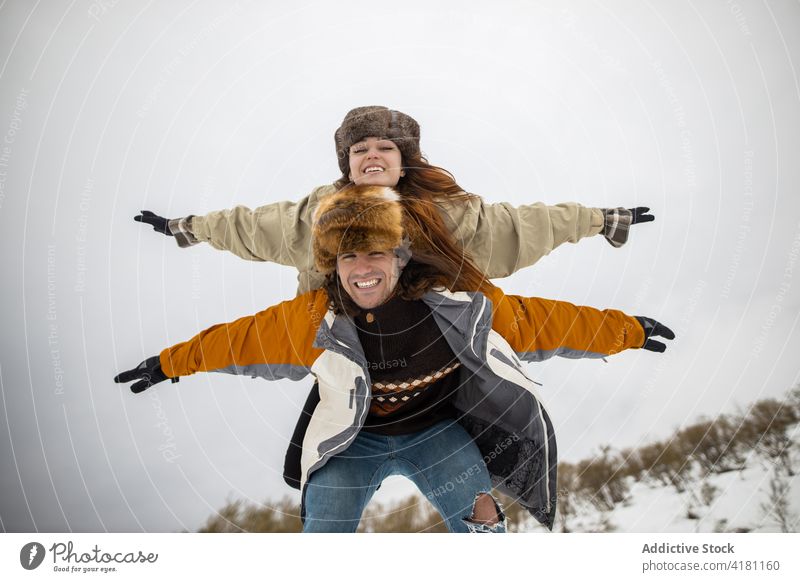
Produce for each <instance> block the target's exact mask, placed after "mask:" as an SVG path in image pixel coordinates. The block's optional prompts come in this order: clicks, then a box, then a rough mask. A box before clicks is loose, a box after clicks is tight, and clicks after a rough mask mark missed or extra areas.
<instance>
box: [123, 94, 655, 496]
mask: <svg viewBox="0 0 800 582" xmlns="http://www.w3.org/2000/svg"><path fill="white" fill-rule="evenodd" d="M419 139H420V128H419V124H418V123H417V122H416V121H415V120H414V119H413V118H411V117H410V116H408V115H406V114H404V113H401V112H399V111H395V110H390V109H388V108H386V107H383V106H367V107H357V108H355V109H352V110H351V111H349V112H348V113H347V115H346V116H345V118H344V120H343V122H342V124H341V126H340V127H339V128H338V129H337V130H336V132H335V134H334V141H335V144H336V154H337V159H338V163H339V169H340V170H341V172H342V175H341V177H340V178H339V179H338V180H337V181H336V182H335V183H333V184H330V185H325V186H320V187H317V188H315V189H314V190H313V191H312V192H311V193H310V194H309V195H308V196H306V197H305V198H302V199H301V200H300V201H298V202H277V203H272V204H268V205H266V206H262V207H259V208H256V209H255V210H251V209H249V208H246V207H244V206H237V207H235V208H233V209H230V210H221V211H215V212H210V213H208V214H206V215H204V216H194V215H190V216H187V217H184V218H177V219H172V220H169V219H166V218H163V217H161V216H158V215H156V214H154V213H152V212H150V211H149V210H143V211H142V213H141V214H140V215H138V216H136V217H134V220H136V221H139V222H144V223H147V224H150V225H152V226H153V229H154V230H156V231H158V232H161V233H163V234H166V235H170V236H175V238H176V241H177V242H178V245H179V246H181V247H186V246H191V245H194V244H197V243H199V242H208V243H209V244H211V246H213V247H214V248H216V249H220V250H227V251H230V252H232V253H234V254H236V255H238V256H240V257H242V258H244V259H248V260H254V261H271V262H276V263H279V264H282V265H287V266H292V267H295V268H297V269H298V271H299V274H298V294H301V293H305V292H307V291H309V290H313V289H318V288H319V287H321V286H322V284H323V277H322V276H321V274H320V273H318V272H317V271H316V270H315V269H314V263H313V257H312V255H311V252H310V249H311V229H312V217H313V215H314V212H315V210H316V208H317V206H318V204H319V202H320V200H323V199H324V198H326V197H327V196H330V195H331V194H333V193H335V192H337V191H338V190H340V189H342V188H344V187H345V186H347V185H349V184H356V185H379V186H389V187H391V188H394V189H395V190H396V191H398V192H399V193H400V194H401V196H402V197H403V198H402V202H403V205H404V207H405V211H406V213H407V215H408V216H409V219H410V220H411V221H413V222H414V223H416V224H417V225H418V228H416V229H414V233H413V234H412V237H414V238H418V239H419V240H413V241H412V243H413V244H415V245H416V246H417V247H421V246H424V247H427V248H431V249H436V250H437V251H438V252H440V253H443V254H444V255H445V256H446V257H447V259H448V260H449V261H450V262H452V263H454V264H460V263H462V262H463V257H464V256H465V255H467V256H469V257H471V258H472V261H473V263H474V264H475V265H476V266H477V267H478V269H480V270H481V271H482V272H483V273H484V274H485V275H486V278H488V279H495V278H501V277H507V276H509V275H511V274H512V273H514V272H516V271H517V270H519V269H522V268H524V267H528V266H531V265H533V264H534V263H536V262H537V261H538V260H539V259H540V258H542V257H543V256H545V255H547V254H548V253H550V251H552V250H553V249H555V248H556V247H558V246H560V245H561V244H563V243H565V242H572V243H576V242H578V241H579V240H581V239H583V238H586V237H589V236H593V235H596V234H601V233H602V234H603V235H604V237H605V238H606V240H608V241H609V243H611V244H612V245H613V246H615V247H619V246H622V245H623V244H624V243H625V242H626V240H627V237H628V229H629V226H630V225H631V224H636V223H640V222H649V221H652V220H653V219H654V217H653V216H652V215H649V214H647V212H648V211H649V209H648V208H633V209H630V210H626V209H624V208H615V209H600V208H586V207H583V206H581V205H579V204H575V203H564V204H558V205H556V206H546V205H544V204H541V203H535V204H530V205H523V206H518V207H513V206H511V205H510V204H508V203H499V204H487V203H485V202H484V201H483V199H481V198H480V197H479V196H475V195H473V194H468V193H467V192H465V191H464V189H463V188H461V187H460V186H459V185H458V184H457V183H456V181H455V179H454V178H453V176H452V174H450V173H449V172H448V171H447V170H445V169H443V168H439V167H437V166H433V165H431V164H429V163H428V162H427V160H426V159H425V158H424V157H423V155H422V152H421V151H420V145H419ZM454 242H455V243H456V244H453V243H454ZM476 289H477V287H473V288H472V289H470V290H476ZM318 402H319V391H318V388H317V385H316V384H315V385H314V387H313V388H312V390H311V392H310V393H309V396H308V399H307V401H306V404H305V406H304V407H303V412H302V413H301V415H300V419H299V421H298V424H297V426H296V427H295V431H294V434H293V436H292V439H291V443H290V445H289V449H288V451H287V455H286V462H285V467H284V479H285V480H286V482H287V483H288V484H289V485H290V486H292V487H294V488H299V473H300V453H301V444H300V443H302V439H303V435H304V434H305V430H306V426H307V424H308V420H309V419H310V417H311V413H312V412H313V409H314V407H315V406H316V404H317V403H318Z"/></svg>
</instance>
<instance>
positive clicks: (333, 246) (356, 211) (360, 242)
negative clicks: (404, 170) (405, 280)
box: [312, 185, 408, 275]
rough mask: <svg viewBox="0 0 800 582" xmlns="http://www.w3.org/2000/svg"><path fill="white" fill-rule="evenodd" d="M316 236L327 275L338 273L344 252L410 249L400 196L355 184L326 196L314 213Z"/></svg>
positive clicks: (317, 259)
mask: <svg viewBox="0 0 800 582" xmlns="http://www.w3.org/2000/svg"><path fill="white" fill-rule="evenodd" d="M312 237H313V249H314V265H315V266H316V268H317V271H319V272H320V273H322V274H323V275H324V274H328V273H331V272H333V271H334V270H336V257H337V256H338V255H340V254H342V253H346V252H370V251H377V250H380V251H387V250H396V249H398V248H401V249H402V248H406V249H407V246H408V245H407V244H404V242H403V207H402V205H401V203H400V195H399V194H398V193H397V192H395V191H394V190H393V189H392V188H390V187H388V186H369V185H361V186H355V185H353V186H348V187H346V188H343V189H342V190H339V191H338V192H336V193H334V194H331V195H329V196H326V197H324V198H323V199H322V200H321V201H320V203H319V205H318V206H317V209H316V211H315V212H314V226H313V232H312ZM401 258H405V259H406V260H407V258H408V257H401Z"/></svg>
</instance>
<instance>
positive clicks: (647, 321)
mask: <svg viewBox="0 0 800 582" xmlns="http://www.w3.org/2000/svg"><path fill="white" fill-rule="evenodd" d="M635 317H636V320H637V321H638V322H639V323H640V324H641V326H642V328H643V329H644V345H642V349H643V350H650V351H651V352H663V351H664V350H666V349H667V346H666V344H663V343H661V342H659V341H656V340H653V339H650V338H651V337H663V338H666V339H669V340H671V339H675V334H674V333H673V332H672V330H671V329H670V328H668V327H667V326H666V325H664V324H661V323H659V322H657V321H656V320H655V319H651V318H649V317H640V316H638V315H637V316H635Z"/></svg>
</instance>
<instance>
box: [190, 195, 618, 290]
mask: <svg viewBox="0 0 800 582" xmlns="http://www.w3.org/2000/svg"><path fill="white" fill-rule="evenodd" d="M335 191H336V188H334V186H333V185H332V184H331V185H327V186H320V187H318V188H315V189H314V190H313V191H312V192H311V194H309V195H308V196H306V197H305V198H303V199H302V200H300V201H298V202H289V201H286V202H275V203H272V204H267V205H266V206H261V207H259V208H256V209H255V210H251V209H249V208H247V207H245V206H237V207H235V208H232V209H230V210H218V211H215V212H209V213H208V214H206V215H204V216H193V217H192V220H191V223H190V228H191V232H192V234H193V235H194V237H195V238H196V239H197V240H198V241H205V242H208V243H209V244H210V245H211V246H213V247H214V248H216V249H220V250H226V251H230V252H232V253H234V254H236V255H238V256H240V257H242V258H243V259H248V260H251V261H271V262H274V263H279V264H281V265H287V266H290V267H295V268H296V269H297V270H298V271H299V275H298V294H301V293H305V292H307V291H310V290H312V289H316V288H318V287H320V286H321V285H322V277H321V276H320V275H319V273H317V272H316V271H315V270H314V265H313V258H312V256H311V219H312V217H313V214H314V209H315V208H316V207H317V203H318V202H319V200H320V198H321V197H323V196H326V195H328V194H331V193H333V192H335ZM440 207H441V211H442V215H443V216H444V218H445V222H446V224H448V225H449V226H450V228H451V230H452V232H453V235H454V236H455V238H456V240H457V241H459V242H460V243H461V245H462V246H463V247H464V248H465V249H466V250H467V252H469V253H470V254H471V255H472V257H473V258H474V259H475V263H476V265H477V266H478V268H480V269H481V270H482V271H483V272H484V273H485V274H486V276H487V277H488V278H489V279H497V278H501V277H507V276H509V275H511V274H512V273H514V272H515V271H518V270H519V269H523V268H525V267H529V266H531V265H533V264H534V263H536V261H538V260H539V259H541V258H542V257H543V256H545V255H547V254H548V253H550V251H552V250H553V249H554V248H556V247H557V246H559V245H561V244H563V243H565V242H571V243H575V242H578V241H579V240H581V239H582V238H585V237H587V236H593V235H595V234H598V233H600V232H601V231H602V230H603V226H604V220H605V219H604V214H603V210H601V209H599V208H586V207H584V206H581V205H580V204H575V203H565V204H557V205H555V206H546V205H545V204H542V203H541V202H537V203H535V204H527V205H523V206H517V207H514V206H512V205H510V204H508V203H506V202H500V203H498V204H488V203H485V202H484V201H483V199H481V198H474V199H472V200H469V201H466V202H460V201H459V202H451V201H448V200H442V202H441V204H440Z"/></svg>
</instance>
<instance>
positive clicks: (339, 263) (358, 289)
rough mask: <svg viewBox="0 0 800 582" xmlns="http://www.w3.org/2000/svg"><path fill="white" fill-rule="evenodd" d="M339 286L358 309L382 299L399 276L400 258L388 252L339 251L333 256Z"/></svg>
mask: <svg viewBox="0 0 800 582" xmlns="http://www.w3.org/2000/svg"><path fill="white" fill-rule="evenodd" d="M336 270H337V272H338V273H339V280H340V281H341V282H342V288H344V290H345V292H346V293H347V294H348V295H349V296H350V298H351V299H352V300H353V301H355V303H356V305H358V306H359V307H361V308H362V309H372V308H373V307H377V306H378V305H380V304H382V303H383V302H384V301H386V300H387V299H388V298H389V296H390V295H391V294H392V291H394V288H395V286H396V285H397V281H398V280H399V279H400V259H398V258H397V257H396V256H395V254H394V253H393V252H392V251H372V252H369V253H363V252H352V253H342V254H341V255H339V256H338V257H337V258H336Z"/></svg>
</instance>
